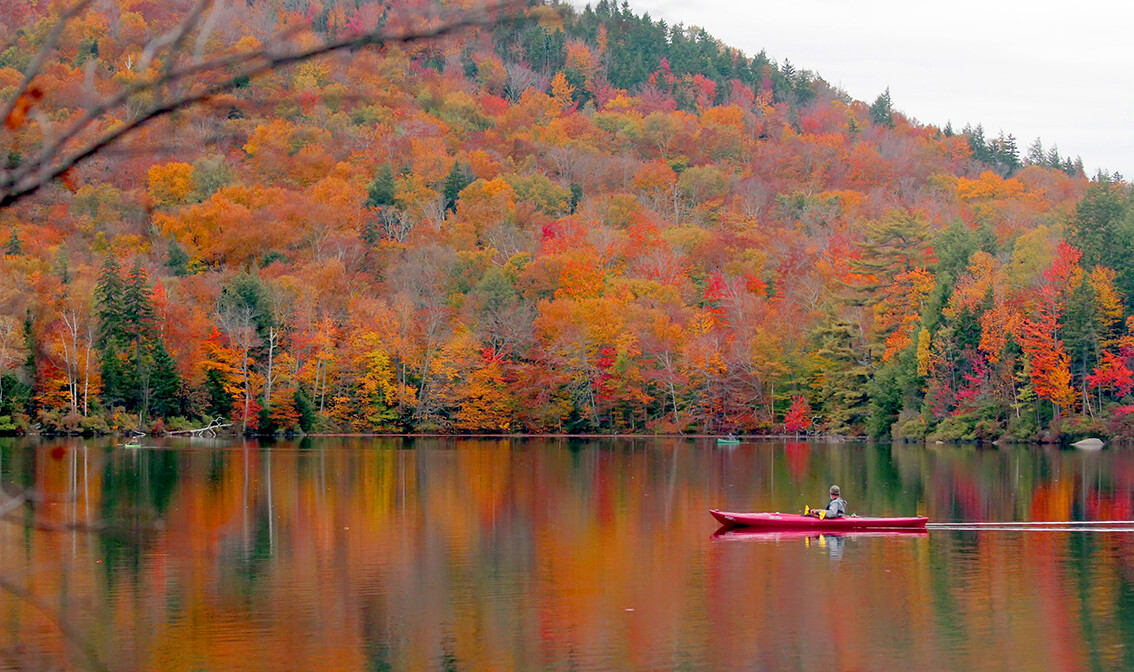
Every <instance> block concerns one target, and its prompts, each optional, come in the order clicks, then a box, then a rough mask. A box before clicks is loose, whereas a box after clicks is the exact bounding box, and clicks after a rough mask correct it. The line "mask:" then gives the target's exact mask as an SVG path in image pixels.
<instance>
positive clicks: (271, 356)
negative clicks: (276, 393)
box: [264, 327, 279, 415]
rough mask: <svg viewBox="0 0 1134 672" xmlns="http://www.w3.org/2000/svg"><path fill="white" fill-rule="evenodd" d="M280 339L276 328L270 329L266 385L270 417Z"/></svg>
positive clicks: (267, 407)
mask: <svg viewBox="0 0 1134 672" xmlns="http://www.w3.org/2000/svg"><path fill="white" fill-rule="evenodd" d="M278 337H279V334H278V333H277V332H276V328H275V327H268V376H267V380H266V381H265V383H264V385H265V389H264V411H265V412H267V413H268V414H269V415H270V414H271V410H272V365H273V362H274V361H275V353H276V339H277V338H278Z"/></svg>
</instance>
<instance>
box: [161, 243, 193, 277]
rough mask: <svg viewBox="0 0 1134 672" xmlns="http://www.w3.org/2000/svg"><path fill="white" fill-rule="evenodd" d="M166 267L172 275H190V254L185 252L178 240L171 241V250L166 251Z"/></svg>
mask: <svg viewBox="0 0 1134 672" xmlns="http://www.w3.org/2000/svg"><path fill="white" fill-rule="evenodd" d="M165 267H166V268H168V269H169V272H170V273H173V274H174V275H176V276H178V277H181V276H183V275H189V254H188V253H187V252H185V248H183V247H181V245H180V244H178V242H177V241H176V240H171V241H169V248H168V249H167V251H166V258H165Z"/></svg>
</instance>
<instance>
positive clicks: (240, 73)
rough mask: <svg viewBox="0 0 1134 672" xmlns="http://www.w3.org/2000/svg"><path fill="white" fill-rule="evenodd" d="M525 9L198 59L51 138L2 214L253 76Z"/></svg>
mask: <svg viewBox="0 0 1134 672" xmlns="http://www.w3.org/2000/svg"><path fill="white" fill-rule="evenodd" d="M89 1H90V0H80V2H79V3H77V4H76V5H74V6H73V7H72V8H71V9H70V10H68V11H67V12H66V13H65V14H64V15H63V16H62V17H60V21H59V23H58V24H57V25H56V29H57V30H56V31H55V32H53V34H52V37H53V38H54V39H51V38H49V43H51V46H52V48H53V47H54V43H55V42H57V40H58V35H57V34H56V33H61V32H62V28H61V27H60V26H62V25H63V24H64V23H66V22H67V21H69V20H70V19H72V18H74V16H76V15H77V14H78V13H79V12H80V11H82V9H83V8H84V7H85V6H86V4H88V3H89ZM211 4H213V2H212V0H201V1H200V2H198V3H197V4H196V5H195V6H194V8H193V10H192V11H191V12H190V15H189V16H187V17H186V19H185V20H184V21H183V22H182V23H181V24H180V25H179V27H178V28H177V29H175V30H174V31H171V32H170V33H167V34H165V35H164V36H162V37H161V38H158V40H156V41H155V42H151V44H150V45H147V48H146V49H147V54H150V55H151V56H152V54H153V53H156V51H157V50H158V49H160V48H161V47H162V46H163V45H165V44H173V45H175V48H176V46H178V45H180V44H181V43H182V42H183V41H184V40H185V39H186V37H187V35H188V34H189V33H190V32H191V31H192V29H193V28H194V27H196V25H197V23H198V22H199V20H200V17H201V15H202V14H203V12H204V10H205V9H206V8H207V7H208V6H209V5H211ZM218 4H219V3H218ZM524 6H525V3H524V2H523V0H505V1H504V2H503V3H502V4H499V5H492V6H488V7H485V8H484V9H482V10H481V11H478V12H472V13H463V14H458V15H456V16H455V17H452V18H448V19H444V20H441V21H439V22H437V23H435V24H433V25H432V26H430V27H427V28H421V29H412V30H402V31H395V32H386V31H384V30H378V31H375V32H368V33H362V34H359V35H352V36H349V37H345V38H341V39H337V40H330V41H327V42H324V43H322V44H318V45H315V46H313V47H308V48H299V49H296V50H293V51H283V52H275V51H273V50H272V48H271V44H270V43H269V44H266V45H265V46H264V47H262V48H259V49H256V50H253V51H248V52H241V53H237V54H230V55H226V56H219V57H216V58H211V59H207V60H203V61H201V60H198V59H196V58H194V59H192V60H191V62H190V64H189V65H185V66H182V67H176V68H174V67H170V68H163V72H162V73H161V74H160V75H158V76H157V77H155V78H152V79H146V80H144V81H141V82H137V83H135V84H131V85H128V86H126V87H124V88H123V89H122V90H121V91H119V92H118V93H117V94H115V95H112V96H110V97H109V98H107V99H105V100H103V101H101V102H99V103H96V104H94V105H91V106H90V107H88V108H87V110H86V112H85V113H84V114H83V115H82V116H81V117H80V118H79V119H77V120H76V121H74V122H73V123H72V124H71V126H70V127H69V128H67V129H66V130H65V131H63V132H61V133H59V134H58V136H56V137H54V138H51V139H50V141H49V142H47V143H46V144H45V145H44V147H43V148H42V149H41V150H40V151H39V152H38V153H37V154H36V155H35V156H34V157H33V158H31V159H29V160H25V161H24V162H22V163H21V164H20V165H19V166H18V167H16V168H14V169H11V170H8V171H6V174H4V173H0V175H2V177H0V208H3V207H7V206H10V205H12V204H14V203H16V202H18V201H20V200H22V199H24V198H26V197H28V196H30V195H31V194H34V193H35V192H37V191H39V190H40V189H41V188H43V187H44V186H45V185H47V184H48V183H50V182H51V181H53V180H55V179H57V178H59V177H60V176H62V175H63V174H64V173H66V172H67V171H68V170H70V169H71V168H73V167H74V166H75V165H76V164H78V163H80V162H82V161H84V160H86V159H88V158H90V157H92V156H94V155H95V154H98V153H99V152H101V151H102V150H104V149H105V148H106V147H108V146H109V145H112V144H113V143H115V142H117V141H118V140H120V139H122V138H123V137H124V136H126V135H129V134H130V133H132V132H134V131H136V130H138V129H140V128H142V127H143V126H145V125H147V124H149V123H150V122H152V121H154V120H155V119H159V118H162V117H165V116H167V115H169V114H170V113H172V112H174V111H176V110H179V109H182V108H185V107H187V106H190V105H193V104H195V103H200V102H203V101H206V100H209V99H210V98H213V97H215V96H217V95H219V94H221V93H224V92H226V91H231V90H233V89H235V88H237V87H238V86H240V85H241V84H242V83H244V82H246V81H247V80H249V79H251V78H253V77H256V76H259V75H263V74H265V73H268V72H270V71H273V70H276V69H279V68H282V67H285V66H288V65H292V64H296V63H301V62H303V61H307V60H310V59H313V58H317V57H319V56H323V55H327V54H331V53H335V52H339V51H346V50H353V49H360V48H364V47H382V46H388V45H393V44H414V43H420V42H427V41H431V40H435V39H438V38H442V37H445V36H448V35H452V34H454V33H456V32H459V31H461V30H464V29H467V28H471V27H476V26H483V25H490V24H492V23H494V22H496V21H499V19H500V17H501V16H503V15H508V14H512V13H516V12H518V11H520V10H522V9H523V8H524ZM216 14H217V12H216V7H215V6H214V11H213V12H212V13H211V14H210V16H209V17H208V19H207V20H206V24H207V26H208V28H209V30H211V27H212V24H214V23H215V22H216V19H215V18H214V17H215V16H216ZM280 37H282V36H277V38H280ZM199 38H200V36H199ZM198 46H199V45H198ZM46 47H47V45H45V50H42V51H41V54H40V56H38V57H37V61H38V63H33V64H32V65H34V66H35V68H36V69H35V70H33V69H32V67H31V66H29V69H28V71H27V73H25V77H26V78H27V82H26V83H25V86H24V87H23V89H25V90H26V88H27V83H30V81H31V80H32V79H34V77H35V75H36V73H37V71H38V68H40V67H41V66H42V62H43V60H44V59H45V58H46V53H47V52H49V51H50V49H47V48H46ZM171 51H172V50H171ZM195 51H196V50H195ZM171 59H172V54H171ZM147 60H148V59H147V58H143V62H145V61H147ZM171 62H172V61H171ZM210 75H212V76H217V75H219V79H218V80H216V81H213V82H211V83H205V84H203V85H200V86H197V87H196V88H193V87H190V88H188V89H186V90H184V91H180V92H177V93H170V94H169V95H168V96H162V97H159V99H158V102H156V103H154V104H152V105H150V106H149V107H147V108H145V109H143V110H142V111H140V112H139V113H138V114H137V115H136V116H135V117H134V118H132V119H130V120H127V121H125V122H123V123H121V124H120V125H118V126H116V127H114V128H111V129H109V130H105V131H103V132H102V133H100V134H98V135H96V136H95V137H94V138H92V139H90V140H88V141H85V142H84V143H81V144H80V146H79V147H78V148H76V149H73V150H71V151H67V147H68V145H69V144H70V143H71V142H72V141H74V140H75V139H76V138H78V137H80V136H81V135H82V134H83V133H84V132H85V131H86V130H88V129H89V128H91V126H92V125H93V124H95V123H96V122H98V121H101V120H104V119H106V118H107V116H108V115H109V114H110V112H111V111H112V110H114V109H116V108H118V107H119V106H121V105H123V104H125V103H127V102H129V101H130V100H131V99H133V98H135V97H137V96H139V95H141V94H151V93H153V92H155V91H163V90H166V89H167V88H170V87H172V85H174V84H178V83H181V82H182V81H187V80H188V81H193V80H200V79H208V78H209V76H210ZM17 98H18V95H17ZM15 104H16V98H13V100H11V101H9V103H8V108H9V113H10V110H11V109H12V108H14V106H15Z"/></svg>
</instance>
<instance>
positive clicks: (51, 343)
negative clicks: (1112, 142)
mask: <svg viewBox="0 0 1134 672" xmlns="http://www.w3.org/2000/svg"><path fill="white" fill-rule="evenodd" d="M79 4H81V5H84V6H83V7H82V8H81V11H78V12H76V13H75V14H74V15H73V16H69V17H66V20H65V21H62V22H61V20H60V19H61V17H62V16H63V12H65V11H67V8H68V7H71V6H72V5H74V3H67V2H59V1H52V0H32V1H31V2H26V3H8V4H6V5H5V6H4V7H3V8H0V105H3V106H5V109H7V110H8V113H7V117H6V119H5V125H4V127H3V128H0V183H3V184H2V185H0V186H4V187H12V185H16V186H17V187H18V186H19V184H22V183H20V182H19V180H17V178H19V179H20V180H23V179H27V176H28V175H29V174H30V169H28V168H27V167H28V166H29V165H31V164H29V160H30V157H33V156H34V155H35V154H36V152H38V151H40V150H41V149H42V148H44V147H47V146H50V144H51V143H53V142H57V141H58V142H59V144H60V146H61V147H63V148H64V149H67V148H68V147H70V145H68V144H67V143H70V142H78V141H80V140H81V139H82V138H81V137H77V136H76V137H75V138H72V137H71V136H70V135H69V134H67V133H66V132H65V131H63V130H61V129H66V128H67V124H69V123H72V122H73V121H74V120H76V119H82V118H83V116H84V115H88V116H90V110H91V109H92V107H91V103H90V101H92V100H96V99H98V100H112V101H116V104H115V105H109V106H107V108H106V109H107V113H106V114H105V115H104V116H102V117H98V118H97V119H95V120H94V121H93V122H91V124H90V125H89V126H87V127H84V128H87V129H88V130H89V132H90V133H92V134H96V135H97V134H98V133H105V134H109V135H113V134H114V133H115V129H118V128H123V127H124V126H125V125H128V124H130V122H131V120H132V119H137V118H139V115H143V114H146V113H147V110H152V109H157V108H160V107H161V106H162V104H163V103H162V102H160V101H162V100H165V99H164V98H161V96H168V95H171V94H170V92H171V91H174V92H189V95H185V96H183V97H184V98H187V99H188V98H194V97H195V98H196V99H199V102H198V101H197V100H194V101H193V104H186V105H184V106H180V107H176V108H174V109H170V110H168V111H167V110H162V111H161V114H160V115H158V116H157V117H156V118H155V119H154V120H153V121H152V122H149V121H147V122H146V123H144V124H139V125H137V126H136V127H134V128H133V130H131V132H130V133H128V134H123V135H122V136H121V138H115V141H114V142H110V143H106V144H105V146H100V147H99V148H98V151H96V152H92V153H90V155H89V156H82V157H80V160H77V161H76V162H75V165H74V166H73V167H70V168H69V169H67V170H65V171H63V170H61V171H59V175H58V177H57V178H56V179H50V180H47V181H46V182H45V183H44V186H43V187H42V188H38V189H36V190H31V191H29V192H28V193H27V194H22V193H21V194H18V198H11V199H7V200H5V201H4V205H3V206H2V207H0V249H2V253H3V256H2V258H0V431H4V432H20V433H25V432H72V433H79V432H85V433H110V432H125V431H130V430H135V429H140V430H141V431H144V432H154V433H161V432H165V431H177V430H184V429H189V428H194V427H201V426H203V425H208V424H211V423H219V422H223V423H231V425H230V426H231V428H232V430H233V431H235V432H238V433H250V434H251V433H265V434H273V433H300V432H306V433H317V432H328V433H330V432H440V433H493V434H499V433H596V434H616V433H650V434H677V433H726V432H736V433H765V434H790V435H802V434H816V433H821V434H837V435H869V436H872V437H877V438H884V439H889V438H893V439H909V440H942V441H953V440H981V441H994V440H1005V441H1008V440H1012V441H1041V440H1060V439H1073V438H1076V437H1083V436H1102V437H1108V438H1110V439H1112V440H1121V439H1134V397H1132V396H1131V393H1132V389H1134V373H1132V370H1134V249H1131V248H1132V247H1134V192H1132V191H1131V189H1130V186H1129V185H1128V184H1127V183H1126V182H1125V180H1124V178H1123V177H1122V176H1120V175H1117V174H1110V173H1107V172H1106V171H1099V172H1097V173H1096V174H1095V175H1094V176H1090V175H1088V174H1086V173H1085V171H1084V168H1083V164H1082V162H1081V161H1079V160H1077V159H1072V158H1069V157H1066V156H1063V155H1061V154H1060V151H1059V149H1058V148H1057V146H1056V145H1055V144H1054V143H1053V141H1057V140H1058V139H1057V138H1052V139H1044V140H1040V139H1036V140H1035V141H1034V142H1032V143H1030V144H1029V145H1028V146H1027V147H1022V146H1019V145H1018V141H1017V139H1016V138H1015V137H1014V136H1012V135H1011V134H1010V133H1008V132H1007V131H1010V129H1005V131H1004V132H997V133H992V132H989V131H986V130H985V129H984V128H983V127H982V126H980V125H979V124H976V125H965V126H964V127H963V128H953V127H952V126H951V125H947V126H946V127H945V128H937V127H934V126H928V125H924V124H921V123H919V122H917V121H916V120H915V119H914V118H913V116H912V115H916V113H917V111H916V110H908V111H906V112H908V115H907V114H906V113H904V112H901V111H899V110H898V109H897V108H898V107H899V106H900V101H893V100H891V97H890V94H889V92H888V91H886V92H881V93H880V95H879V96H878V97H877V99H875V100H874V101H858V100H853V99H851V98H850V97H849V96H848V95H847V94H846V93H844V92H843V91H841V90H839V89H838V88H836V87H834V86H832V85H831V84H829V83H827V82H826V81H824V80H823V79H822V76H821V74H822V73H813V72H809V71H806V70H802V69H797V68H795V67H794V66H793V65H792V64H791V62H790V60H788V59H789V58H790V57H791V54H777V55H775V58H773V57H772V56H770V55H768V54H765V53H759V54H755V55H752V54H743V53H740V52H738V51H736V50H734V49H732V48H730V47H728V46H727V45H723V44H721V43H720V42H719V41H717V40H715V39H714V38H713V37H712V36H710V35H708V34H706V33H705V32H704V31H702V30H700V29H695V28H688V27H685V26H672V25H667V24H665V23H663V22H660V21H656V20H654V19H651V18H650V17H649V16H641V15H638V14H636V13H635V12H634V11H633V9H632V8H630V7H628V6H627V5H625V4H623V5H618V4H616V3H614V2H610V1H608V0H601V1H600V2H598V3H596V4H592V5H591V6H588V7H587V8H585V9H583V8H578V7H574V6H572V5H567V4H560V3H557V2H547V1H544V0H531V1H530V2H527V3H525V4H523V5H522V6H518V7H517V6H515V5H513V6H512V7H510V8H508V7H506V8H505V9H506V11H503V12H501V13H498V14H496V15H494V18H493V20H491V21H474V22H469V24H468V25H463V26H460V27H459V29H456V30H444V31H438V34H437V35H435V36H433V37H432V38H431V39H413V40H405V41H387V42H382V43H379V44H372V45H369V46H358V47H357V48H354V47H352V48H343V49H337V50H334V51H328V53H326V54H324V55H321V56H317V57H314V58H305V59H293V60H290V61H289V60H288V59H280V60H281V61H282V62H280V63H278V64H277V63H274V62H273V63H272V67H270V68H264V69H263V71H261V72H258V74H255V75H254V76H248V77H244V76H242V75H240V74H239V73H238V74H237V76H236V77H235V79H234V80H233V83H232V85H231V86H223V87H217V88H216V90H207V91H206V89H207V87H208V86H210V84H209V82H208V81H204V80H196V81H194V80H190V79H177V80H175V81H172V82H171V81H170V80H169V79H168V78H166V79H165V80H162V79H160V78H161V77H162V73H163V72H169V68H171V67H174V66H177V65H179V64H180V65H184V66H185V67H187V68H189V70H192V67H193V65H194V64H196V63H200V62H213V61H209V60H208V59H215V60H217V61H218V62H222V63H226V64H232V63H239V62H241V61H240V58H241V55H242V54H245V53H250V52H253V51H257V52H258V53H261V54H263V53H267V54H269V55H270V54H271V53H273V52H272V51H271V50H272V49H273V45H276V44H279V43H281V42H282V41H286V42H287V43H288V44H293V45H316V46H317V45H320V44H326V43H330V42H333V41H335V40H340V39H343V38H349V37H350V36H351V35H356V34H365V33H366V31H372V30H377V29H382V28H383V27H401V28H404V27H405V26H411V27H412V26H416V25H419V23H417V22H426V23H422V24H421V25H429V24H428V23H427V22H428V20H429V18H428V17H431V16H435V15H436V14H435V12H436V10H437V7H436V6H435V5H434V4H433V3H429V2H422V1H419V0H405V1H401V0H394V1H389V2H387V1H378V0H375V1H369V0H349V1H348V0H323V1H320V0H248V2H239V3H217V4H215V5H213V4H211V3H202V4H200V5H198V3H195V2H189V1H188V0H186V1H177V2H166V1H164V0H105V1H101V2H93V3H79ZM442 5H443V7H442V8H441V9H442V10H444V11H447V12H449V13H450V14H451V13H452V12H454V11H470V12H471V11H473V8H472V5H473V3H471V2H461V1H459V0H451V1H450V2H445V3H442ZM466 5H467V7H466ZM195 7H206V8H207V11H205V12H204V13H202V14H201V15H200V16H199V17H197V18H195V19H194V21H195V23H190V24H186V23H184V22H185V20H186V19H185V17H186V14H187V13H191V12H193V11H195V10H194V8H195ZM217 8H219V9H217ZM186 25H188V28H189V29H188V30H179V28H178V27H179V26H186ZM56 27H61V32H59V33H58V34H57V35H56V33H55V32H53V31H55V29H56ZM52 40H55V41H56V42H57V44H55V46H54V47H53V48H51V49H47V50H46V57H45V58H44V59H43V61H42V63H39V64H37V63H36V62H35V59H36V55H37V53H41V52H44V50H43V49H42V47H43V45H45V44H48V43H50V42H51V41H52ZM226 59H227V60H226ZM32 71H34V73H33V74H34V77H33V78H31V79H30V80H29V81H25V73H28V72H32ZM155 82H160V85H159V84H155ZM194 87H198V88H196V89H195V88H194ZM121 91H127V92H130V93H131V97H121V98H115V96H116V95H118V92H121ZM197 92H203V93H200V95H198V93H197ZM135 94H136V95H135ZM206 94H207V95H206ZM178 95H180V94H178ZM147 96H150V97H149V98H147ZM119 101H120V104H118V102H119ZM171 107H173V106H171ZM1045 142H1048V143H1050V144H1049V146H1048V147H1045V144H1044V143H1045ZM16 191H18V190H17V189H15V187H13V188H12V189H10V190H9V191H8V192H6V193H15V192H16Z"/></svg>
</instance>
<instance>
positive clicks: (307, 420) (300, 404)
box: [295, 387, 317, 434]
mask: <svg viewBox="0 0 1134 672" xmlns="http://www.w3.org/2000/svg"><path fill="white" fill-rule="evenodd" d="M295 410H296V411H298V412H299V429H300V430H301V431H303V432H304V433H305V434H306V433H310V432H311V430H312V429H314V428H315V420H316V417H317V416H316V409H315V404H313V403H312V402H311V399H310V397H308V396H307V393H306V392H304V391H303V388H302V387H301V388H299V389H297V390H296V391H295Z"/></svg>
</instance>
